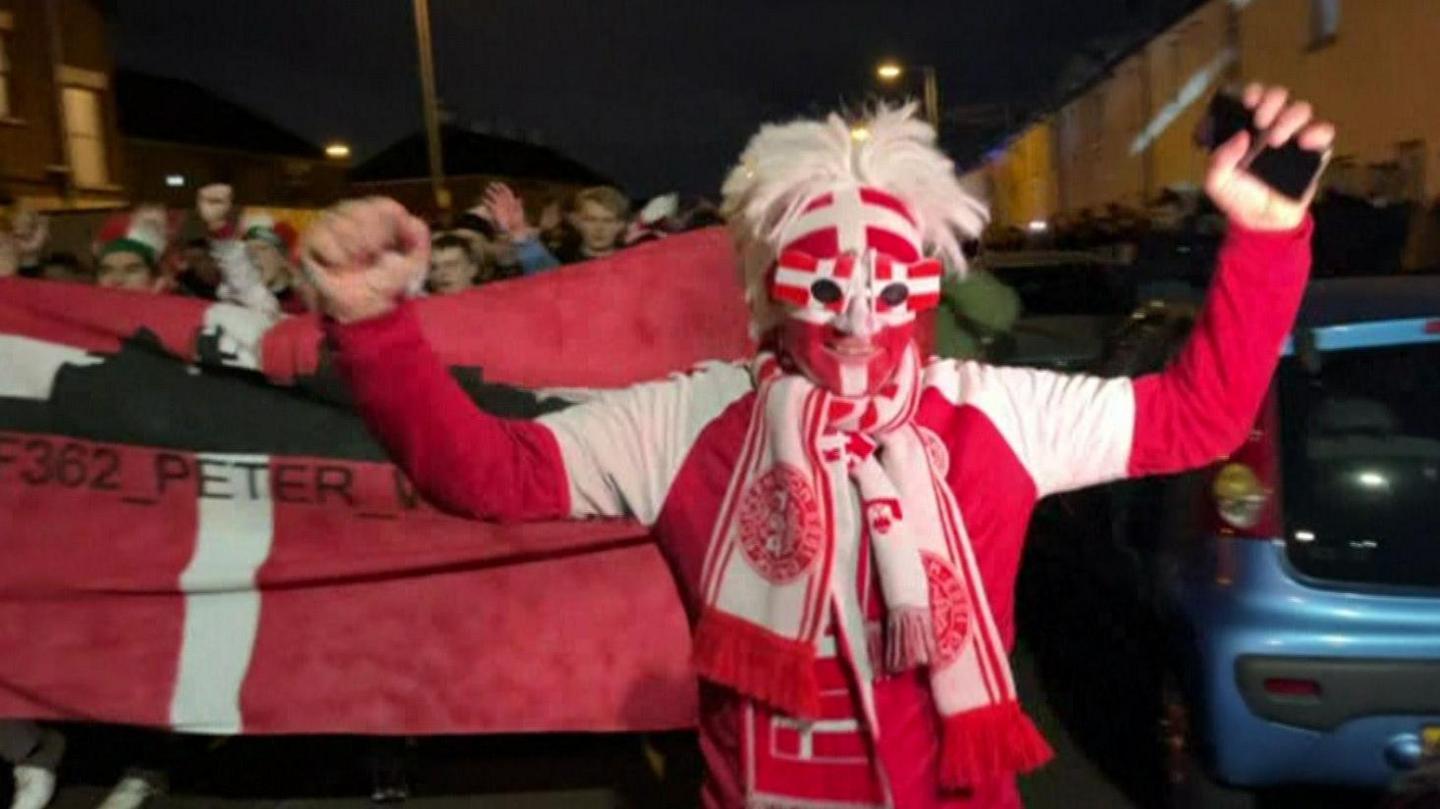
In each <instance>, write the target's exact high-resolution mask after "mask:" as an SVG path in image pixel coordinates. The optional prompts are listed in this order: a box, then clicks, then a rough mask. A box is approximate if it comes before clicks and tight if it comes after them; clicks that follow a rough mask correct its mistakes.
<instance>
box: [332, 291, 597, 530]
mask: <svg viewBox="0 0 1440 809" xmlns="http://www.w3.org/2000/svg"><path fill="white" fill-rule="evenodd" d="M326 331H327V333H328V335H329V338H330V342H331V344H332V346H333V347H334V348H335V350H336V364H337V366H338V367H339V370H340V373H341V375H342V376H343V377H344V378H345V380H346V381H347V382H348V383H349V384H350V389H351V391H352V392H353V393H354V396H355V404H356V407H357V408H358V409H359V411H360V414H361V416H363V417H364V419H365V423H366V424H367V425H369V427H370V430H371V431H372V432H373V433H374V434H375V435H376V437H377V438H379V439H380V442H381V443H382V444H384V445H385V448H386V449H387V450H388V451H389V452H390V455H391V457H392V458H394V460H395V462H396V463H397V464H399V465H400V467H401V468H402V469H404V470H405V472H406V474H408V475H409V476H410V477H411V479H412V480H414V482H415V485H416V487H417V488H418V489H419V490H420V491H422V492H424V493H425V495H426V496H427V497H428V498H430V499H431V500H433V501H435V502H436V503H437V504H438V505H440V506H441V507H443V508H446V509H449V510H452V511H457V512H460V513H462V514H466V515H469V516H473V517H478V518H480V519H492V520H502V521H520V520H544V519H563V518H565V517H567V516H568V515H569V513H570V502H569V500H570V495H569V487H568V484H567V479H566V476H565V466H564V462H563V461H562V460H561V457H560V447H559V445H558V444H557V443H556V441H555V437H554V435H553V434H552V433H551V432H550V430H548V429H547V428H545V427H544V426H542V425H540V424H537V423H533V422H528V421H519V420H510V419H501V418H497V417H495V416H492V415H490V414H488V413H485V412H484V411H482V410H480V409H479V408H478V407H476V405H475V403H474V402H472V401H471V400H470V399H469V397H467V396H466V395H465V392H464V391H463V390H461V388H460V386H459V384H457V383H456V382H455V380H454V379H452V378H451V377H450V375H449V373H447V372H446V370H445V367H444V366H443V365H442V364H441V363H440V360H439V358H438V357H436V356H435V353H434V351H432V350H431V348H430V346H429V344H428V343H426V342H425V337H424V335H423V334H422V333H421V331H420V324H419V322H418V321H417V320H416V318H415V313H414V309H413V307H412V306H411V305H409V304H401V305H400V306H399V307H398V308H396V310H395V311H394V312H391V313H390V314H388V315H384V316H381V317H378V318H373V319H371V320H366V321H361V322H359V323H354V324H349V325H342V324H339V323H335V322H333V321H331V322H327V324H326Z"/></svg>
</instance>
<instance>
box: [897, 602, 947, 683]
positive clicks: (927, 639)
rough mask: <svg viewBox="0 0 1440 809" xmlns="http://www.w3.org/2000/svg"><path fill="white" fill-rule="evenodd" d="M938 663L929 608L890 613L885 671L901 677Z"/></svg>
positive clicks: (901, 609)
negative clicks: (932, 662)
mask: <svg viewBox="0 0 1440 809" xmlns="http://www.w3.org/2000/svg"><path fill="white" fill-rule="evenodd" d="M934 659H935V628H934V625H933V624H932V623H931V620H930V610H929V609H928V608H926V607H901V608H897V609H892V610H890V614H889V616H888V617H887V618H886V626H885V668H886V669H888V670H889V671H890V673H891V674H899V673H900V672H902V671H909V670H910V669H913V668H916V667H918V666H924V665H928V664H929V663H930V661H932V660H934Z"/></svg>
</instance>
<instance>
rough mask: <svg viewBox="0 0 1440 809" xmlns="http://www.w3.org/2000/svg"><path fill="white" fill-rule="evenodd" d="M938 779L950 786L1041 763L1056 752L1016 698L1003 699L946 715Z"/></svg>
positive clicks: (963, 785) (969, 785)
mask: <svg viewBox="0 0 1440 809" xmlns="http://www.w3.org/2000/svg"><path fill="white" fill-rule="evenodd" d="M943 744H944V747H943V749H942V750H941V754H940V783H941V784H942V785H943V786H945V787H946V788H947V789H966V788H973V787H974V786H975V785H976V784H981V783H985V782H987V781H992V780H994V779H997V778H1005V777H1010V776H1014V775H1017V774H1020V773H1026V772H1030V771H1031V770H1035V769H1039V768H1040V767H1042V766H1044V765H1045V764H1046V763H1048V762H1049V761H1050V759H1052V758H1054V757H1055V751H1053V750H1051V749H1050V744H1049V742H1047V741H1045V737H1044V736H1042V735H1040V731H1039V730H1037V729H1036V728H1035V724H1034V723H1033V722H1031V721H1030V717H1029V716H1027V715H1026V714H1025V711H1024V710H1023V709H1022V708H1021V707H1020V703H1018V702H1003V703H1000V704H997V705H987V706H985V707H983V708H976V709H974V710H970V711H965V712H964V713H959V714H956V715H954V716H947V717H945V727H944V741H943Z"/></svg>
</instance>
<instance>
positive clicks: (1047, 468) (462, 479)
mask: <svg viewBox="0 0 1440 809" xmlns="http://www.w3.org/2000/svg"><path fill="white" fill-rule="evenodd" d="M1309 245H1310V226H1309V224H1308V223H1307V224H1306V225H1305V226H1304V227H1302V228H1300V229H1298V230H1296V231H1292V232H1286V233H1258V232H1251V231H1246V230H1244V229H1241V228H1238V227H1234V226H1232V232H1231V235H1230V237H1229V239H1228V241H1227V243H1226V246H1225V248H1224V250H1223V251H1222V253H1221V256H1220V260H1219V267H1218V269H1217V272H1216V275H1215V280H1214V282H1213V284H1212V288H1211V291H1210V294H1209V298H1208V300H1207V303H1206V305H1205V308H1204V311H1203V312H1202V313H1201V316H1200V318H1199V321H1198V323H1197V326H1196V329H1195V331H1194V333H1193V335H1192V336H1191V338H1190V340H1189V342H1188V343H1187V345H1186V346H1185V348H1184V349H1183V351H1182V352H1181V354H1180V356H1179V357H1178V358H1177V359H1176V361H1175V362H1174V363H1173V364H1172V365H1171V366H1170V367H1169V368H1168V369H1167V370H1166V371H1164V372H1163V373H1159V374H1154V375H1150V376H1145V377H1140V378H1138V379H1134V380H1131V379H1126V378H1118V379H1102V378H1098V377H1093V376H1084V375H1064V374H1056V373H1051V372H1047V371H1039V370H1033V369H1025V368H1002V367H995V366H989V365H985V364H981V363H975V362H956V361H936V362H934V363H932V364H931V365H930V366H929V367H927V369H926V371H925V379H926V389H925V391H924V393H923V395H922V399H921V405H920V410H919V413H918V415H917V417H916V418H917V419H918V421H919V423H920V425H921V426H924V427H926V428H928V429H929V430H930V431H932V432H933V433H934V434H935V435H936V436H938V437H939V438H940V443H941V446H942V447H943V451H944V453H945V454H946V455H947V456H948V458H947V465H948V468H947V471H946V475H945V479H946V482H947V483H948V484H949V485H950V487H951V489H952V491H953V493H954V496H955V498H956V501H957V503H958V505H959V508H960V511H961V513H962V515H963V519H964V521H965V525H966V527H967V529H968V531H969V535H970V538H971V542H972V544H973V547H974V551H975V554H976V561H977V564H978V567H979V570H980V574H981V577H982V578H983V580H984V585H985V590H986V593H987V594H988V597H989V599H990V607H991V610H992V612H993V614H994V616H995V620H996V623H997V625H998V628H999V630H1000V632H1001V634H1002V636H1003V637H1004V640H1005V643H1006V645H1007V647H1008V646H1010V645H1011V644H1012V643H1013V636H1014V585H1015V579H1016V575H1017V572H1018V567H1019V562H1020V556H1021V548H1022V544H1023V541H1024V536H1025V532H1026V527H1027V525H1028V522H1029V519H1030V515H1031V513H1032V511H1033V510H1034V507H1035V504H1036V503H1037V502H1038V501H1039V500H1040V498H1042V497H1045V496H1047V495H1050V494H1054V493H1057V492H1063V491H1067V490H1071V489H1076V488H1081V487H1084V486H1089V485H1093V484H1097V483H1103V482H1106V481H1111V480H1116V479H1119V478H1123V477H1127V476H1136V475H1146V474H1154V473H1164V472H1175V471H1180V470H1184V469H1189V468H1194V467H1198V466H1203V465H1205V464H1208V463H1211V462H1213V461H1215V460H1217V459H1219V458H1221V457H1223V456H1225V455H1226V454H1228V453H1229V452H1231V451H1232V450H1233V449H1235V447H1237V446H1238V445H1239V444H1240V443H1241V441H1242V440H1243V439H1244V437H1245V435H1246V434H1247V432H1248V430H1249V428H1250V425H1251V423H1252V422H1253V420H1254V416H1255V413H1256V412H1257V410H1258V409H1259V405H1260V402H1261V400H1262V398H1263V396H1264V394H1265V390H1266V388H1267V386H1268V383H1269V380H1270V377H1271V376H1272V374H1273V373H1274V369H1275V366H1276V364H1277V362H1278V360H1279V357H1280V352H1281V346H1282V343H1283V341H1284V338H1285V336H1286V335H1287V334H1288V332H1289V330H1290V328H1291V325H1292V323H1293V321H1294V317H1295V313H1296V311H1297V309H1298V307H1299V302H1300V298H1301V295H1302V292H1303V290H1304V286H1305V281H1306V277H1307V273H1308V269H1309V264H1310V251H1309ZM331 336H332V339H333V341H334V343H335V344H336V346H337V348H338V351H339V353H338V355H337V356H338V362H339V364H340V367H341V369H342V371H343V372H344V373H345V375H346V376H347V378H348V379H349V380H350V383H351V385H352V387H353V389H354V392H355V396H356V401H357V404H358V406H359V408H360V410H361V412H362V413H363V414H364V415H365V417H366V420H367V422H368V423H369V424H370V425H371V427H372V428H373V429H374V430H375V431H376V432H377V434H378V435H379V436H380V438H381V439H382V441H383V442H384V443H385V444H386V446H387V448H388V449H389V450H390V451H391V453H392V454H393V455H394V457H395V459H396V461H397V462H398V463H400V464H401V466H403V467H404V468H405V469H406V471H407V472H408V473H409V474H410V476H411V477H412V478H413V479H414V481H415V483H416V484H417V486H419V487H420V488H421V490H422V491H425V492H426V493H427V494H428V495H429V496H430V497H431V498H432V499H434V500H435V501H436V502H438V503H439V504H441V505H443V506H446V507H448V508H450V509H453V510H456V511H460V512H462V513H466V514H470V515H473V516H475V517H477V518H481V519H495V520H533V519H554V518H561V517H591V516H620V515H628V516H633V517H635V518H637V519H639V520H640V521H641V522H643V523H645V524H646V525H647V526H649V527H650V528H651V529H652V532H653V534H654V536H655V537H656V539H657V541H658V542H659V544H660V547H661V549H662V551H663V553H664V554H665V556H666V558H667V560H668V561H669V563H670V566H671V568H672V570H673V571H674V575H675V577H676V580H677V583H678V585H679V588H680V592H681V595H682V597H683V599H684V601H685V604H686V607H687V609H688V610H689V611H690V614H691V615H692V617H693V616H695V615H696V614H697V611H698V609H699V607H700V606H701V605H700V588H699V581H700V574H701V566H702V563H703V559H704V557H705V551H706V547H707V543H708V542H709V541H710V539H711V535H712V528H713V526H714V523H715V520H716V517H717V511H718V509H719V507H720V504H721V502H722V500H723V498H724V495H725V488H726V486H727V484H728V483H729V482H730V480H731V477H732V474H733V471H734V468H735V465H736V462H737V455H738V453H739V451H740V447H741V444H742V442H743V439H744V435H743V433H744V431H745V428H746V426H747V425H748V424H749V423H750V415H751V410H752V408H753V407H754V405H755V394H754V389H753V384H752V381H751V379H750V375H749V373H748V371H747V369H746V368H745V367H743V366H739V365H734V364H722V363H716V364H710V365H706V366H702V367H701V368H699V369H697V370H695V371H693V372H691V373H688V374H681V375H676V376H673V377H671V378H670V379H667V380H663V381H659V382H652V383H648V384H642V385H637V386H634V387H631V388H626V389H624V390H618V391H609V392H604V393H601V394H598V395H596V396H595V397H594V398H593V399H591V400H588V401H586V402H584V403H582V404H579V405H576V406H574V407H571V408H569V409H567V410H564V411H561V412H559V413H556V414H552V415H548V416H545V417H542V418H541V419H539V420H537V421H534V422H520V421H507V420H503V419H499V418H495V417H492V416H489V415H487V414H484V413H482V412H480V411H478V410H477V409H476V408H475V407H474V405H473V404H472V403H471V402H470V401H469V399H467V398H466V397H465V394H464V393H463V392H462V391H461V390H460V389H459V387H458V386H457V385H456V384H455V383H454V382H453V381H452V380H451V379H450V377H449V376H448V374H447V373H446V371H445V369H444V368H443V367H442V366H441V365H440V363H439V361H438V360H437V359H436V358H435V357H434V355H433V354H432V353H431V352H430V350H429V348H428V346H427V345H426V344H425V342H424V339H423V337H422V336H421V334H420V331H419V328H418V326H417V325H416V323H415V320H414V318H413V316H412V315H411V314H410V313H409V311H408V309H407V308H405V307H404V306H401V307H400V308H399V309H398V310H397V311H396V312H395V313H393V314H390V315H387V316H384V317H381V318H377V319H375V320H371V321H366V322H363V323H359V324H354V325H350V326H332V329H331ZM852 522H853V524H858V523H859V522H860V521H859V520H858V519H856V520H853V521H852ZM856 587H857V588H861V589H862V590H865V589H867V588H868V587H869V582H868V581H857V582H856ZM616 597H620V598H623V597H624V594H623V593H617V594H616ZM863 597H864V596H863V594H862V598H863ZM822 651H823V650H822ZM822 657H823V655H822ZM837 660H838V659H837V658H827V659H823V660H821V662H820V664H819V665H820V666H821V667H822V669H821V672H820V675H821V679H822V684H823V686H822V688H823V689H824V690H825V692H826V695H827V696H828V698H827V699H826V703H827V708H826V713H825V717H826V718H825V719H824V720H822V721H821V722H817V723H813V724H811V725H803V726H802V725H799V724H795V723H792V724H791V725H786V724H785V723H784V722H783V721H782V720H774V721H770V720H763V721H762V720H760V719H757V712H755V711H753V710H751V706H749V705H748V704H747V702H746V701H745V700H743V699H740V698H739V697H736V696H734V695H732V694H729V693H725V692H722V691H721V690H720V689H718V688H715V687H713V686H706V685H704V684H702V699H701V705H702V717H701V727H700V733H701V748H702V752H703V754H704V756H705V759H706V764H707V768H708V777H707V779H706V785H705V789H704V805H705V806H706V807H708V808H709V809H738V808H739V807H744V806H746V805H747V803H746V801H747V796H749V800H750V803H749V806H750V807H757V806H785V807H802V806H856V807H861V806H893V807H897V809H915V808H918V807H983V808H984V809H1000V808H1001V807H1018V806H1019V805H1020V804H1019V798H1018V794H1017V792H1016V790H1015V786H1014V784H1013V783H1010V782H1006V783H997V784H990V785H983V786H980V787H977V788H976V789H975V790H974V791H973V792H972V793H968V794H963V795H957V794H950V795H941V794H940V792H939V788H938V786H937V776H936V768H935V760H936V755H937V752H938V748H939V736H938V730H939V725H938V721H939V720H938V717H937V715H936V713H935V710H934V708H933V706H932V705H931V704H930V696H929V693H928V689H927V688H926V686H925V684H924V683H923V681H922V680H921V678H919V677H910V676H902V677H896V678H890V679H884V680H881V681H879V682H877V683H876V685H875V699H876V709H877V715H878V717H879V725H880V727H879V728H878V737H879V742H878V744H877V745H874V746H873V747H874V749H872V748H871V746H868V742H867V740H866V738H865V734H863V733H861V732H860V731H861V729H860V727H859V724H858V720H857V719H856V710H855V708H854V702H855V700H854V699H853V695H852V694H851V692H850V690H849V688H848V686H847V685H846V683H845V680H846V678H847V677H849V676H853V675H852V674H851V673H850V672H849V671H847V670H846V668H845V666H844V665H843V661H838V662H837ZM832 713H833V716H832V715H831V714H832ZM757 762H758V763H757ZM846 762H848V765H847V764H846ZM812 765H813V766H812ZM837 766H838V767H839V769H836V767H837ZM847 766H848V769H847V768H846V767H847ZM842 770H843V772H844V773H847V774H842V775H840V776H838V779H837V776H836V775H835V774H836V773H837V772H841V771H842ZM844 778H853V779H854V780H855V781H856V783H853V784H845V785H843V789H844V791H845V793H846V794H847V795H859V796H863V797H861V798H857V799H853V800H849V802H845V801H840V800H837V799H835V798H834V797H833V796H831V795H830V794H829V793H827V792H826V790H827V789H829V788H830V787H831V786H834V783H833V782H835V781H836V780H843V779H844ZM812 781H813V783H812ZM772 788H774V789H776V790H778V791H776V792H775V793H774V794H775V795H776V798H775V799H774V800H770V799H768V798H767V797H766V796H767V795H769V794H771V791H772ZM837 788H839V787H837Z"/></svg>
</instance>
